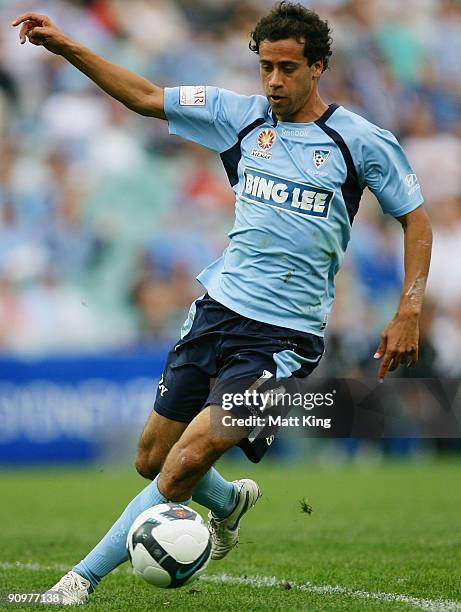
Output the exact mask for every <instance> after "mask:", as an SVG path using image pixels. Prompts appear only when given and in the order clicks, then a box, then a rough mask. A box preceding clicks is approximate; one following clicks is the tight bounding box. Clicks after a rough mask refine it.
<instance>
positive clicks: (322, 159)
mask: <svg viewBox="0 0 461 612" xmlns="http://www.w3.org/2000/svg"><path fill="white" fill-rule="evenodd" d="M330 157H331V151H320V150H319V149H316V150H315V151H314V164H315V167H316V168H317V169H319V168H321V167H322V166H323V165H324V164H326V163H327V161H328V160H329V159H330Z"/></svg>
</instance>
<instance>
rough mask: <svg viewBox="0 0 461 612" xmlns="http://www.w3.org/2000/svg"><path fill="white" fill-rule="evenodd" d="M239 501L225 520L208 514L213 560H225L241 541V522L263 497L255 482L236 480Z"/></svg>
mask: <svg viewBox="0 0 461 612" xmlns="http://www.w3.org/2000/svg"><path fill="white" fill-rule="evenodd" d="M234 484H235V486H236V487H237V492H238V501H237V505H236V506H235V509H234V510H233V511H232V512H231V514H229V516H228V517H226V518H225V519H221V520H218V519H217V518H216V517H215V516H213V513H212V512H209V513H208V521H209V522H208V527H209V529H210V533H211V542H212V548H211V558H212V559H214V560H215V561H217V560H218V559H223V558H224V557H225V556H226V555H227V553H228V552H229V551H230V550H232V549H233V548H234V546H236V545H237V543H238V541H239V531H240V526H239V524H240V521H241V519H242V517H243V515H244V514H245V512H248V510H249V509H250V508H252V507H253V506H254V505H255V503H256V502H257V501H258V499H259V498H260V497H261V491H260V490H259V487H258V485H257V484H256V483H255V482H254V481H253V480H248V479H247V478H244V479H242V480H234Z"/></svg>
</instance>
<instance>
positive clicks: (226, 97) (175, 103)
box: [165, 86, 267, 153]
mask: <svg viewBox="0 0 461 612" xmlns="http://www.w3.org/2000/svg"><path fill="white" fill-rule="evenodd" d="M262 100H264V98H262V96H242V95H239V94H236V93H234V92H232V91H228V90H226V89H219V88H217V87H205V86H187V87H171V88H166V89H165V114H166V116H167V119H168V127H169V131H170V134H174V135H176V136H181V137H182V138H185V139H186V140H192V141H193V142H196V143H198V144H201V145H203V146H205V147H207V148H208V149H212V150H213V151H217V152H218V153H223V152H224V151H227V150H228V149H230V148H231V147H232V146H234V144H235V143H236V142H237V141H238V134H239V132H240V131H241V130H242V129H243V127H245V125H248V124H249V123H251V122H252V121H253V120H254V119H255V118H256V117H258V116H261V113H263V104H262ZM266 102H267V101H266ZM252 117H253V118H252Z"/></svg>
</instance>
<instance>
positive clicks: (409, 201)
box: [364, 126, 424, 217]
mask: <svg viewBox="0 0 461 612" xmlns="http://www.w3.org/2000/svg"><path fill="white" fill-rule="evenodd" d="M372 128H373V129H372V131H371V133H369V135H368V138H367V145H366V147H365V155H364V178H365V183H366V185H367V186H368V187H369V189H370V190H371V191H372V192H373V193H374V195H375V196H376V198H377V199H378V202H379V203H380V205H381V208H382V210H383V212H384V213H386V214H389V215H392V216H393V217H401V216H403V215H406V214H408V213H410V212H412V211H413V210H415V209H416V208H418V207H419V206H421V204H423V202H424V198H423V196H422V193H421V186H420V184H419V181H418V177H417V176H416V174H415V173H414V170H413V168H412V167H411V165H410V162H409V161H408V159H407V156H406V155H405V153H404V151H403V149H402V147H401V146H400V144H399V143H398V141H397V139H396V138H395V136H394V135H393V134H391V132H388V131H387V130H382V129H380V128H378V127H377V126H372Z"/></svg>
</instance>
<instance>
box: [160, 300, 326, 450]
mask: <svg viewBox="0 0 461 612" xmlns="http://www.w3.org/2000/svg"><path fill="white" fill-rule="evenodd" d="M323 351H324V342H323V338H321V337H319V336H315V335H313V334H308V333H304V332H300V331H296V330H291V329H287V328H284V327H278V326H276V325H270V324H268V323H261V322H259V321H255V320H253V319H248V318H246V317H243V316H242V315H239V314H237V313H236V312H233V311H232V310H229V308H226V307H225V306H223V305H222V304H220V303H219V302H217V301H216V300H214V299H213V298H211V297H210V296H209V295H208V294H206V295H205V296H204V297H202V298H200V299H198V300H197V301H196V302H194V303H193V304H192V306H191V309H190V312H189V317H188V319H187V321H186V323H185V324H184V327H183V330H182V338H181V340H180V341H179V342H178V344H177V345H176V346H175V347H174V349H173V350H172V351H170V353H169V354H168V359H167V363H166V366H165V369H164V372H163V376H162V378H161V380H160V383H159V387H158V391H157V397H156V400H155V405H154V410H155V412H157V413H158V414H160V415H162V416H164V417H166V418H168V419H171V420H173V421H180V422H183V423H190V422H191V421H192V420H193V419H194V418H195V417H196V416H197V414H198V413H199V412H200V411H201V410H202V409H203V408H205V407H206V406H209V405H218V406H220V405H221V402H222V396H223V394H224V393H235V392H238V391H241V392H243V391H244V390H245V389H248V387H249V386H250V385H251V383H252V382H255V381H258V380H259V379H261V377H264V376H267V375H269V374H268V373H270V375H272V377H273V379H274V380H280V379H284V378H285V379H286V378H290V377H291V376H295V377H300V378H305V377H306V376H308V375H309V374H310V373H311V372H312V371H313V370H314V369H315V367H316V366H317V365H318V363H319V361H320V359H321V357H322V355H323ZM268 445H269V444H268V443H267V441H266V440H265V439H256V440H254V441H253V442H252V443H249V442H248V440H243V441H242V443H241V444H240V446H241V447H242V449H243V450H244V451H245V453H246V454H247V456H248V457H249V459H250V460H252V461H255V462H257V461H259V460H260V459H261V458H262V456H263V455H264V452H265V451H266V450H267V447H268Z"/></svg>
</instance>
